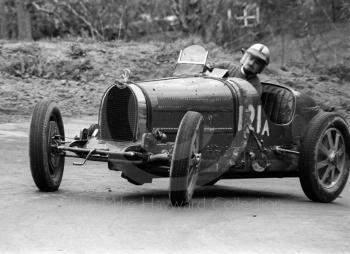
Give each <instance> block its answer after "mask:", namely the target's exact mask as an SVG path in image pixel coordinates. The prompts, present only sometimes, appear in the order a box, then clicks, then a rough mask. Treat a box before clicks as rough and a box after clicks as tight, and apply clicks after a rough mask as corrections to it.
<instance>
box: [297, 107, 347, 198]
mask: <svg viewBox="0 0 350 254" xmlns="http://www.w3.org/2000/svg"><path fill="white" fill-rule="evenodd" d="M347 142H349V131H348V127H347V124H346V122H345V120H344V119H343V118H341V117H339V116H338V115H336V114H332V113H324V112H322V113H319V114H318V115H317V116H316V117H315V118H314V119H313V120H312V121H311V123H310V126H309V129H308V131H307V134H306V136H305V138H304V141H303V144H302V149H301V154H300V182H301V186H302V188H303V191H304V193H305V194H306V196H307V197H308V198H310V199H311V200H313V201H317V202H325V203H326V202H331V201H333V200H334V199H336V198H337V197H338V196H339V194H340V193H341V191H342V190H343V188H344V186H345V184H346V181H347V179H348V176H349V162H348V159H349V151H348V150H347V149H348V148H349V147H348V146H349V145H347Z"/></svg>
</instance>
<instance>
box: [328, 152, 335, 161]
mask: <svg viewBox="0 0 350 254" xmlns="http://www.w3.org/2000/svg"><path fill="white" fill-rule="evenodd" d="M328 161H329V162H330V163H332V164H335V163H336V162H337V157H336V152H335V151H331V152H330V154H329V155H328Z"/></svg>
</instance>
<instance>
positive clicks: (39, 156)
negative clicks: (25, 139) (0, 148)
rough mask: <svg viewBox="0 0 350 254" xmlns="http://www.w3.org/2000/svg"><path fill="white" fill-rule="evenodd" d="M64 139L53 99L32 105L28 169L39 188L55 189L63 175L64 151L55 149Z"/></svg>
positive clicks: (59, 114) (60, 118) (59, 115)
mask: <svg viewBox="0 0 350 254" xmlns="http://www.w3.org/2000/svg"><path fill="white" fill-rule="evenodd" d="M59 141H64V127H63V121H62V117H61V113H60V111H59V109H58V108H57V107H56V105H55V103H53V102H52V101H43V102H40V103H38V104H37V105H36V106H35V107H34V111H33V115H32V120H31V124H30V133H29V157H30V169H31V173H32V177H33V180H34V182H35V184H36V186H37V187H38V188H39V189H40V190H41V191H56V190H58V188H59V186H60V184H61V181H62V176H63V169H64V155H63V154H62V153H60V152H59V151H58V149H57V145H58V142H59Z"/></svg>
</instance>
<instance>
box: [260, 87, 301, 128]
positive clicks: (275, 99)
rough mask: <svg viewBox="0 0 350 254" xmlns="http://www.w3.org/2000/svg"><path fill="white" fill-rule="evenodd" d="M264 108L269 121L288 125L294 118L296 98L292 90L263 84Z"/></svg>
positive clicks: (262, 98) (262, 97)
mask: <svg viewBox="0 0 350 254" xmlns="http://www.w3.org/2000/svg"><path fill="white" fill-rule="evenodd" d="M261 101H262V107H263V108H264V111H265V114H266V116H267V117H269V119H270V120H271V121H272V122H273V123H276V124H288V123H289V122H290V121H291V120H292V117H293V112H294V105H295V97H294V95H293V93H292V91H291V90H289V89H287V88H284V87H280V86H276V85H272V84H266V83H265V84H263V89H262V95H261Z"/></svg>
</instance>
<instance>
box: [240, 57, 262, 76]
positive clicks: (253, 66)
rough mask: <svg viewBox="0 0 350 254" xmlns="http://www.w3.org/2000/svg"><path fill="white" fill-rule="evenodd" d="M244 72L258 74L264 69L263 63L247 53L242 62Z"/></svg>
mask: <svg viewBox="0 0 350 254" xmlns="http://www.w3.org/2000/svg"><path fill="white" fill-rule="evenodd" d="M242 65H243V69H244V72H245V73H247V74H258V73H260V72H261V71H262V70H263V69H264V67H265V63H264V61H262V60H261V59H260V58H258V57H256V56H253V55H251V54H249V53H247V57H246V58H245V59H244V60H243V62H242Z"/></svg>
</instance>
